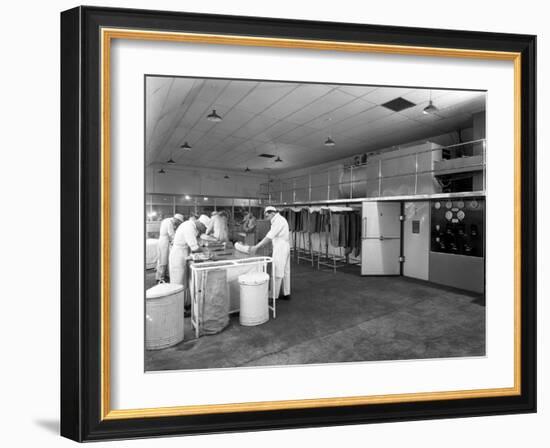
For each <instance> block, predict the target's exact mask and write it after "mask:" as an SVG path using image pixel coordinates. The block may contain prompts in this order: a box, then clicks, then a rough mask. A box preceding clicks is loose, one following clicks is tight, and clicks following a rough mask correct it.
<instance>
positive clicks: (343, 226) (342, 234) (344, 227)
mask: <svg viewBox="0 0 550 448" xmlns="http://www.w3.org/2000/svg"><path fill="white" fill-rule="evenodd" d="M339 218H340V220H339V221H340V228H339V232H338V246H339V247H347V245H348V223H349V217H348V214H347V213H340V214H339Z"/></svg>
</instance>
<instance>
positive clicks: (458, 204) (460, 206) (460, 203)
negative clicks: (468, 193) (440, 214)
mask: <svg viewBox="0 0 550 448" xmlns="http://www.w3.org/2000/svg"><path fill="white" fill-rule="evenodd" d="M456 206H457V207H458V208H464V201H458V202H457V203H456Z"/></svg>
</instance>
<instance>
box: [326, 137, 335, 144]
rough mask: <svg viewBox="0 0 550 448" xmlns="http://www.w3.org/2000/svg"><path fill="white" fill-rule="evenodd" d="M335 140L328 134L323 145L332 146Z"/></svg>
mask: <svg viewBox="0 0 550 448" xmlns="http://www.w3.org/2000/svg"><path fill="white" fill-rule="evenodd" d="M334 145H336V142H335V141H334V140H332V138H330V136H329V137H328V138H327V139H326V140H325V146H334Z"/></svg>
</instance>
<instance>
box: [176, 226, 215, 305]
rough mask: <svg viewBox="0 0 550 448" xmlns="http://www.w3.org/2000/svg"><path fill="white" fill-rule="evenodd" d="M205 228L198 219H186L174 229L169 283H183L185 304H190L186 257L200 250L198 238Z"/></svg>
mask: <svg viewBox="0 0 550 448" xmlns="http://www.w3.org/2000/svg"><path fill="white" fill-rule="evenodd" d="M205 230H206V227H205V226H204V224H203V223H202V222H200V221H199V220H197V219H195V218H190V219H188V220H187V221H185V222H184V223H183V224H182V225H181V226H179V227H178V230H176V235H175V236H174V244H173V246H172V250H171V251H170V283H176V284H178V285H183V291H184V297H185V304H186V305H189V304H190V298H189V292H188V288H189V281H188V278H189V272H188V267H187V258H188V257H189V256H190V255H191V253H192V252H200V250H201V248H200V246H199V239H198V238H199V236H200V234H201V233H204V232H205Z"/></svg>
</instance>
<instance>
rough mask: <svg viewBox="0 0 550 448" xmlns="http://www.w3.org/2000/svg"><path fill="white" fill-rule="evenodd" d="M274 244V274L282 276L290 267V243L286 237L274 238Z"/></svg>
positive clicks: (277, 276) (278, 276)
mask: <svg viewBox="0 0 550 448" xmlns="http://www.w3.org/2000/svg"><path fill="white" fill-rule="evenodd" d="M272 244H273V269H274V276H275V277H276V278H282V277H284V276H285V272H288V270H289V267H290V244H289V242H288V240H285V239H284V238H274V239H273V240H272Z"/></svg>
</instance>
